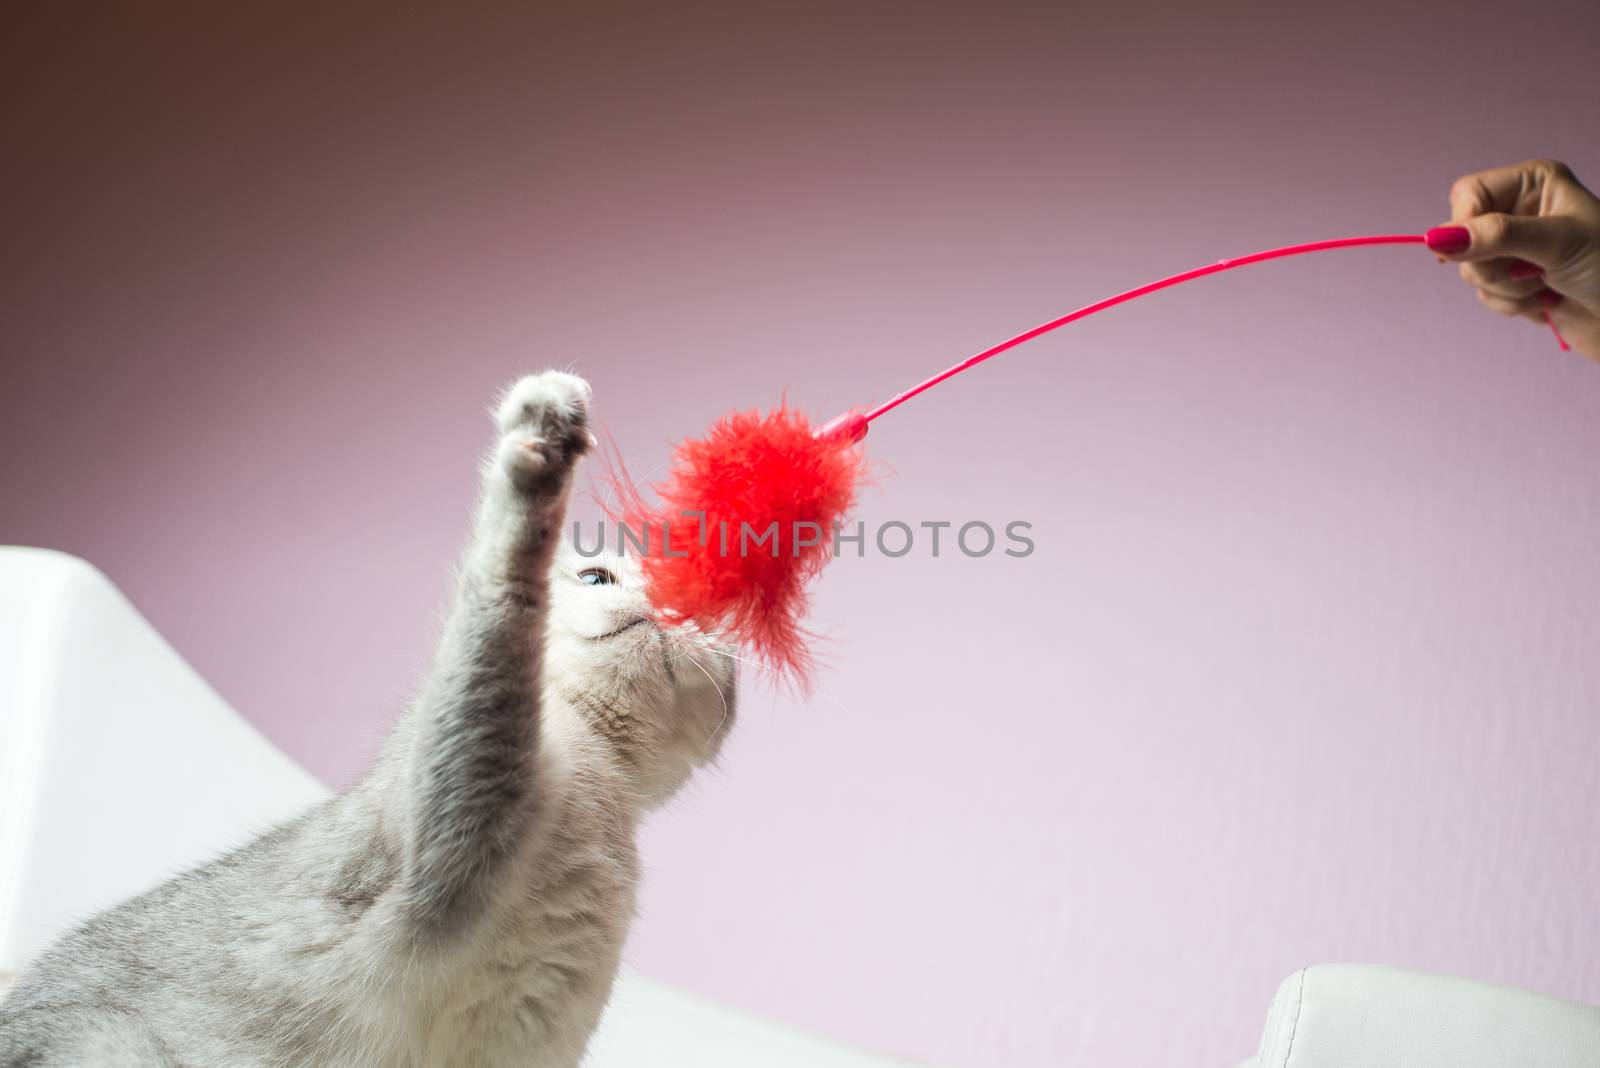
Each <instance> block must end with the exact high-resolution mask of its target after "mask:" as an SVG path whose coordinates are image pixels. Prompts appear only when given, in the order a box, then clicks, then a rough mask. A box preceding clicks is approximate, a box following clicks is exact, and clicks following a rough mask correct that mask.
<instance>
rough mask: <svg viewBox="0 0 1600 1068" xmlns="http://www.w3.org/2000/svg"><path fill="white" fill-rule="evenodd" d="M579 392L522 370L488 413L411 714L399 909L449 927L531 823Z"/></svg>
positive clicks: (462, 922)
mask: <svg viewBox="0 0 1600 1068" xmlns="http://www.w3.org/2000/svg"><path fill="white" fill-rule="evenodd" d="M589 396H590V391H589V386H588V383H586V382H584V381H583V379H581V378H578V377H576V376H574V375H569V374H563V373H561V372H558V371H547V372H545V373H544V374H541V375H530V376H528V377H526V378H523V379H522V380H520V381H519V382H517V383H516V384H515V385H513V386H512V387H511V388H510V389H509V390H507V391H506V393H505V395H504V397H503V398H502V400H501V402H500V404H499V406H498V407H497V409H496V411H495V424H496V428H497V429H498V431H499V437H498V439H497V441H496V443H495V446H494V448H493V450H492V451H491V453H490V454H489V456H488V458H487V459H486V460H485V462H484V467H483V476H482V477H483V487H482V496H481V498H480V502H479V505H478V512H477V516H476V520H475V523H474V528H473V536H472V541H471V544H470V546H469V547H468V550H467V553H466V556H465V560H464V562H463V566H462V569H461V573H460V576H459V579H458V584H457V589H456V594H455V602H454V604H453V606H452V609H451V613H450V617H449V620H448V622H447V624H446V627H445V633H444V636H443V639H442V641H441V643H440V648H439V652H438V655H437V658H436V662H435V664H434V668H433V671H432V673H431V675H430V677H429V679H428V681H427V683H426V684H425V686H424V688H423V690H422V693H421V695H420V697H419V699H418V702H417V704H416V706H415V708H414V709H413V710H412V713H411V715H412V716H413V717H415V718H416V720H417V722H416V725H415V726H416V729H415V730H414V731H413V732H411V753H410V768H409V772H408V774H407V776H406V779H407V782H406V784H405V790H406V793H407V797H406V798H405V803H404V809H405V812H406V824H407V828H406V848H405V892H406V901H407V911H408V913H409V914H410V918H411V920H412V921H413V924H414V925H415V926H416V927H417V928H418V929H419V930H420V931H421V932H422V933H424V934H429V935H442V934H448V933H452V932H458V931H460V930H461V929H463V928H464V927H465V926H466V925H468V924H470V923H471V922H472V921H473V920H474V919H476V918H478V917H480V916H481V915H482V914H483V913H484V911H485V908H486V906H487V905H489V903H491V902H492V901H493V899H494V897H495V895H496V894H497V892H498V891H499V890H501V889H502V884H503V882H504V880H505V879H507V878H508V877H512V876H513V875H514V872H515V869H516V864H517V860H518V858H519V856H521V855H523V853H524V852H525V848H526V845H527V842H528V841H529V839H530V837H531V836H532V833H533V830H534V828H535V822H536V821H537V819H538V817H539V812H538V808H539V805H538V797H539V793H540V791H539V783H538V782H537V781H536V778H535V771H536V765H537V761H536V754H537V750H538V745H539V717H540V708H539V701H540V691H541V675H542V670H543V659H544V643H545V627H546V612H547V610H548V606H549V599H550V590H549V575H550V565H551V560H552V557H553V554H554V552H555V550H556V546H557V544H558V542H559V540H560V530H561V523H562V520H563V518H564V516H565V513H566V504H567V497H568V494H569V492H570V490H571V485H572V473H573V466H574V464H575V463H576V462H577V460H578V458H579V457H580V456H582V455H583V454H584V453H585V452H587V451H588V450H589V448H590V447H592V445H593V442H594V439H593V438H592V437H591V435H590V434H589V429H588V418H589Z"/></svg>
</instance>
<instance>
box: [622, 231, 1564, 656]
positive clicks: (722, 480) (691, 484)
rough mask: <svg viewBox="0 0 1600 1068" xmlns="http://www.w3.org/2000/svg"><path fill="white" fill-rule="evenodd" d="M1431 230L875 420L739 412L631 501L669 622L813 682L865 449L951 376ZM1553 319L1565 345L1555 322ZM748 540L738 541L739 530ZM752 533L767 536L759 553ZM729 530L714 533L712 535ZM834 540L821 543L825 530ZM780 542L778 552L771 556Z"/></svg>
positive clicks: (1346, 243)
mask: <svg viewBox="0 0 1600 1068" xmlns="http://www.w3.org/2000/svg"><path fill="white" fill-rule="evenodd" d="M1426 243H1427V237H1426V235H1424V234H1377V235H1373V236H1368V237H1344V238H1337V239H1335V240H1331V241H1311V242H1307V243H1305V244H1300V245H1286V246H1284V247H1283V248H1274V249H1268V250H1266V251H1265V252H1254V253H1251V254H1250V255H1248V256H1238V257H1235V258H1233V259H1226V260H1218V261H1217V262H1216V263H1209V264H1206V265H1205V266H1203V267H1196V268H1193V269H1192V270H1188V271H1183V272H1180V273H1178V274H1174V275H1171V276H1169V277H1166V278H1162V279H1160V280H1158V281H1155V282H1149V283H1146V284H1145V285H1142V286H1136V287H1135V288H1133V289H1129V290H1127V291H1125V292H1122V293H1118V294H1116V295H1115V296H1110V297H1106V298H1105V299H1103V300H1097V301H1095V302H1094V303H1093V304H1088V305H1085V306H1084V307H1082V308H1079V309H1078V310H1077V311H1072V312H1068V313H1067V314H1065V315H1062V316H1059V317H1058V318H1055V319H1051V320H1050V321H1049V322H1047V323H1041V324H1039V325H1038V326H1036V327H1034V328H1033V329H1031V330H1026V331H1023V332H1022V333H1020V334H1017V335H1016V336H1015V337H1011V338H1007V339H1006V340H1005V341H1002V342H1000V343H999V344H998V345H992V346H990V347H989V348H986V349H984V350H983V351H982V352H978V353H975V354H973V355H971V356H969V357H967V358H966V359H964V360H962V361H961V362H960V363H957V364H953V365H952V366H950V367H947V368H945V369H944V370H943V371H940V372H939V373H938V374H936V375H933V376H932V377H930V378H927V379H924V380H923V381H921V382H919V383H917V384H916V385H915V386H912V387H911V388H910V389H908V390H905V391H904V392H901V393H897V394H895V395H894V396H893V397H891V398H890V399H889V400H887V401H884V402H883V403H882V404H879V405H878V406H877V407H875V408H871V409H868V410H867V411H865V412H861V411H854V410H852V411H848V412H845V413H844V414H843V415H840V416H838V417H837V418H835V419H833V420H830V421H829V422H828V423H826V424H824V425H823V426H822V427H821V428H819V429H816V430H814V431H813V430H812V429H811V426H810V424H809V423H808V422H807V421H806V420H805V417H804V416H802V415H800V414H799V413H798V412H795V411H794V410H792V409H790V408H787V407H783V406H780V407H779V408H777V409H776V410H774V411H773V412H771V413H769V414H768V415H766V416H762V415H759V414H758V413H755V412H749V413H741V414H737V415H733V416H729V417H727V418H725V419H723V420H721V421H719V422H718V423H717V424H716V425H714V426H713V427H712V429H711V432H710V433H709V434H707V436H706V437H705V438H703V439H701V440H698V441H694V440H691V441H686V442H684V443H682V444H681V445H679V446H678V448H677V451H676V454H675V464H674V471H673V474H672V476H671V478H670V479H669V480H668V482H667V483H666V484H665V485H664V486H662V487H658V494H659V496H660V498H661V502H662V503H661V504H660V505H658V506H656V507H653V508H651V507H646V506H644V505H643V504H642V503H641V502H640V500H639V497H638V495H637V494H636V493H631V494H627V495H626V497H625V499H626V500H627V501H628V504H627V506H626V507H625V509H624V512H623V516H622V519H623V521H624V522H638V523H641V524H644V525H645V528H646V529H656V530H661V531H662V532H663V537H662V540H661V546H660V551H659V552H657V553H655V554H653V555H649V556H647V557H646V559H645V561H644V568H645V576H646V582H647V584H648V586H649V591H650V597H651V601H652V603H653V604H654V605H655V606H656V608H657V610H658V611H659V613H660V615H661V617H662V619H663V621H665V622H669V623H685V622H692V623H695V624H697V625H699V626H700V627H701V628H702V629H706V630H709V631H717V632H720V633H722V634H723V635H725V636H728V637H732V638H735V639H737V640H740V641H744V642H746V643H747V644H749V645H750V646H751V647H752V650H753V651H754V652H755V653H756V655H757V657H758V658H759V659H760V660H761V661H762V662H764V663H766V664H768V665H770V666H772V667H773V668H775V669H776V670H777V671H778V673H779V674H780V675H782V674H787V675H788V676H789V677H791V678H793V679H795V680H797V681H799V682H800V683H801V684H802V685H804V684H805V681H806V679H807V677H808V675H809V671H810V665H811V658H810V654H809V652H808V650H807V648H806V639H807V638H808V637H809V635H807V634H806V632H805V631H804V630H802V629H801V627H800V622H799V621H800V619H801V617H802V616H803V615H804V613H805V610H806V607H807V599H806V594H805V584H806V583H807V582H808V581H809V580H810V579H811V577H812V576H814V575H815V574H816V573H817V572H818V571H820V570H821V568H822V566H823V564H824V563H826V561H827V559H828V546H829V544H830V543H831V538H830V537H829V535H831V533H832V531H833V530H834V529H835V526H836V524H837V523H838V521H839V520H840V519H841V518H842V517H843V516H844V515H845V514H846V513H847V512H848V511H849V510H850V509H851V508H852V507H853V506H854V504H855V499H856V490H857V487H858V486H859V484H860V482H861V480H862V478H863V477H864V476H865V460H864V458H863V456H862V453H861V450H860V449H857V448H854V446H855V445H856V444H857V443H858V442H860V441H861V439H862V438H864V437H866V434H867V429H868V427H869V426H870V425H871V423H872V422H873V421H874V420H876V419H878V418H880V417H881V416H884V415H887V414H888V413H889V412H892V411H894V410H895V409H896V408H898V407H900V405H902V404H904V403H905V402H906V401H908V400H910V399H911V398H913V397H915V396H917V395H918V394H920V393H923V392H926V391H927V390H930V389H932V388H933V387H934V386H937V385H938V384H939V383H941V382H943V381H945V380H946V379H949V378H953V377H955V376H956V375H958V374H960V373H961V372H963V371H965V370H967V369H969V368H972V367H976V366H977V365H978V364H980V363H983V362H984V361H986V360H990V359H993V358H994V357H996V356H998V355H1000V354H1001V353H1003V352H1006V351H1008V350H1010V349H1014V348H1016V347H1017V346H1018V345H1021V344H1023V343H1024V342H1027V341H1031V340H1033V339H1034V338H1036V337H1041V336H1043V335H1044V334H1048V333H1050V332H1051V331H1053V330H1058V329H1060V328H1061V327H1063V326H1066V325H1067V324H1068V323H1074V322H1077V321H1078V320H1079V319H1084V318H1087V317H1089V316H1091V315H1094V314H1096V313H1098V312H1102V311H1105V310H1106V309H1108V308H1114V307H1116V306H1117V305H1118V304H1124V303H1126V302H1128V301H1130V300H1137V299H1138V298H1139V297H1143V296H1148V295H1149V294H1151V293H1155V292H1158V291H1160V290H1163V289H1168V288H1170V287H1172V286H1175V285H1181V284H1183V283H1184V282H1192V281H1194V280H1195V279H1197V278H1204V277H1206V276H1207V275H1212V274H1220V273H1221V272H1223V271H1232V270H1236V269H1237V268H1240V267H1248V266H1249V265H1251V264H1253V263H1262V262H1264V261H1266V260H1276V259H1282V258H1284V257H1287V256H1302V255H1306V254H1308V253H1312V252H1328V251H1332V250H1333V249H1341V248H1357V247H1361V246H1366V245H1423V244H1426ZM1545 319H1546V321H1547V322H1548V323H1549V324H1550V329H1551V331H1552V332H1554V333H1555V336H1556V340H1557V341H1559V342H1560V343H1561V347H1562V348H1563V349H1565V348H1566V347H1567V345H1566V342H1565V341H1564V340H1563V339H1562V338H1561V333H1560V331H1559V330H1558V329H1557V328H1556V324H1555V321H1554V320H1553V319H1552V318H1551V317H1550V313H1549V310H1548V309H1546V311H1545ZM689 515H692V516H695V517H696V518H697V521H698V529H699V531H700V536H699V538H698V544H695V543H692V542H689V541H686V540H684V539H683V538H681V537H680V538H674V537H673V536H672V535H671V534H670V532H669V531H670V527H671V524H672V523H674V522H676V523H678V524H679V525H680V526H682V525H684V524H683V523H682V517H684V516H689ZM730 529H731V530H732V531H734V533H735V535H737V536H738V537H737V539H736V541H734V542H732V543H730V540H729V536H728V532H729V530H730ZM746 530H749V531H751V532H753V533H754V534H756V535H757V536H759V535H761V534H764V533H768V532H769V531H770V532H773V533H772V537H771V538H770V539H765V538H763V539H761V540H758V541H757V542H756V543H755V544H756V548H755V550H754V551H752V550H751V548H750V539H749V538H748V537H743V534H744V532H745V531H746ZM712 531H715V532H717V535H718V536H717V537H711V536H710V535H709V532H712ZM819 531H820V532H824V535H823V536H821V537H817V536H816V535H817V532H819ZM769 545H770V551H769Z"/></svg>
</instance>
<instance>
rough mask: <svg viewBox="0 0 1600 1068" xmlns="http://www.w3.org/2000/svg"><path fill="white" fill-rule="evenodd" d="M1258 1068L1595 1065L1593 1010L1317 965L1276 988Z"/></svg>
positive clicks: (1598, 1014)
mask: <svg viewBox="0 0 1600 1068" xmlns="http://www.w3.org/2000/svg"><path fill="white" fill-rule="evenodd" d="M1257 1063H1258V1064H1259V1065H1260V1068H1523V1066H1530V1068H1595V1065H1600V1008H1595V1007H1592V1006H1589V1005H1579V1004H1576V1003H1574V1002H1570V1001H1561V1000H1559V999H1557V998H1551V997H1545V996H1543V995H1540V994H1533V993H1529V992H1528V991H1526V990H1517V989H1515V988H1512V987H1504V986H1494V985H1492V984H1489V983H1478V982H1473V981H1472V980H1469V979H1453V978H1450V977H1448V976H1442V975H1429V974H1427V973H1424V972H1410V971H1402V970H1400V969H1398V968H1380V967H1375V966H1372V965H1363V964H1322V965H1317V966H1316V967H1312V968H1307V969H1305V970H1304V971H1301V972H1298V973H1296V974H1295V975H1291V976H1290V977H1289V978H1288V979H1286V980H1284V983H1283V985H1282V986H1281V987H1279V988H1278V996H1277V997H1276V998H1275V999H1274V1000H1273V1003H1272V1010H1271V1012H1270V1013H1269V1014H1268V1016H1267V1026H1266V1031H1265V1033H1264V1034H1263V1035H1262V1038H1261V1055H1260V1058H1259V1061H1258V1062H1257Z"/></svg>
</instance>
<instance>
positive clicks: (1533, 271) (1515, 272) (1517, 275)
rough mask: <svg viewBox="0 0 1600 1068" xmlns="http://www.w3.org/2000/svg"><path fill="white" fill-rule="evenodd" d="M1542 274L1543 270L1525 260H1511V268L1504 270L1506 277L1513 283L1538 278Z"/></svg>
mask: <svg viewBox="0 0 1600 1068" xmlns="http://www.w3.org/2000/svg"><path fill="white" fill-rule="evenodd" d="M1541 274H1544V268H1543V267H1540V266H1539V265H1538V264H1536V263H1529V262H1528V261H1527V260H1512V261H1511V266H1510V267H1508V268H1507V269H1506V277H1507V278H1509V279H1511V280H1512V281H1513V282H1520V281H1522V280H1523V279H1524V278H1538V277H1539V276H1540V275H1541Z"/></svg>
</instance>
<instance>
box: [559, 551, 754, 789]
mask: <svg viewBox="0 0 1600 1068" xmlns="http://www.w3.org/2000/svg"><path fill="white" fill-rule="evenodd" d="M550 587H551V597H550V607H551V612H550V624H549V628H550V629H549V637H548V640H547V646H546V649H547V651H546V657H547V661H546V668H547V670H546V673H545V679H546V685H547V686H549V687H550V688H552V689H553V690H555V691H556V693H558V694H559V695H560V696H561V697H562V698H563V699H565V700H566V701H567V702H568V703H569V704H570V705H571V706H572V707H573V708H574V709H575V710H576V711H577V712H578V714H579V715H580V716H582V717H584V718H585V720H587V722H588V723H589V725H590V727H591V728H592V729H593V730H594V731H595V733H596V734H598V735H599V736H600V737H602V738H604V739H606V740H607V741H608V742H609V743H610V744H612V745H613V746H614V747H615V749H616V752H617V753H618V755H619V756H620V757H621V759H622V763H623V766H624V767H625V768H626V770H627V771H628V773H629V774H630V775H632V776H633V777H634V778H635V780H636V782H635V784H636V786H637V788H638V790H639V796H640V798H641V800H642V801H643V802H644V803H645V804H646V805H657V804H660V803H661V802H663V801H665V800H666V799H667V798H668V797H670V796H671V795H672V793H673V792H674V791H675V790H677V788H678V787H679V786H681V785H682V784H683V782H684V780H685V779H687V778H688V777H689V775H690V773H691V772H693V771H694V770H695V769H696V768H697V767H699V766H700V765H702V764H704V763H706V762H707V761H709V760H711V759H712V758H713V757H715V756H716V754H717V751H718V749H719V748H721V745H722V740H723V738H725V737H726V736H727V733H728V730H729V729H730V728H731V727H732V726H733V719H734V711H735V708H734V705H735V695H734V676H735V671H734V667H735V661H734V658H733V650H732V649H731V648H730V647H728V646H725V645H721V644H719V643H717V642H715V641H714V640H712V639H711V638H709V637H707V636H706V635H704V634H702V633H701V632H699V631H698V630H696V629H695V628H694V627H692V626H663V625H661V624H658V623H657V622H656V621H655V620H654V618H653V616H654V612H653V610H652V609H651V607H650V602H649V599H648V598H647V597H646V596H645V591H644V578H643V574H642V569H641V568H640V566H639V561H638V559H637V558H636V557H628V556H617V555H613V554H609V553H602V554H601V555H599V556H595V557H588V558H586V557H583V556H580V555H579V554H578V553H576V552H575V551H573V549H572V548H571V546H570V545H563V547H562V550H561V551H560V552H558V553H557V554H556V562H555V565H554V569H553V573H552V575H551V582H550Z"/></svg>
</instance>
